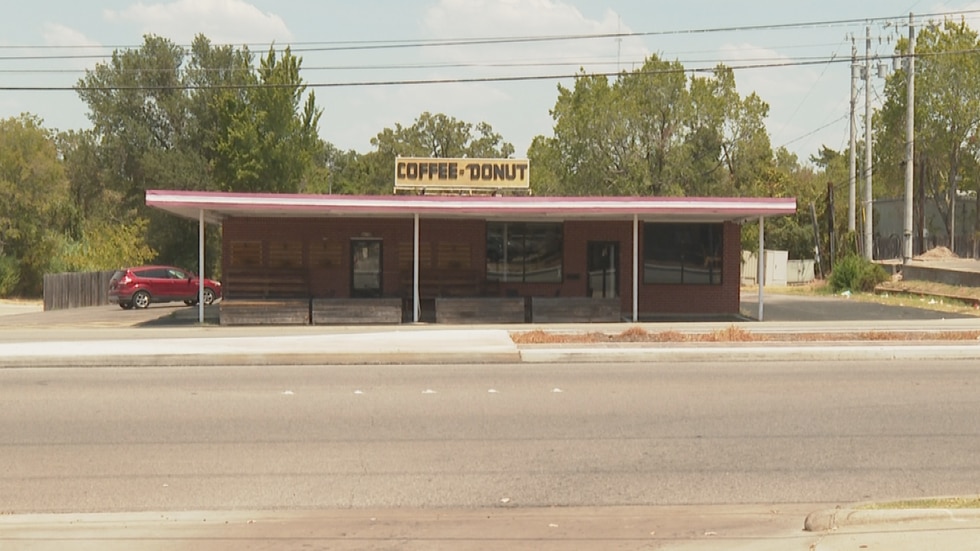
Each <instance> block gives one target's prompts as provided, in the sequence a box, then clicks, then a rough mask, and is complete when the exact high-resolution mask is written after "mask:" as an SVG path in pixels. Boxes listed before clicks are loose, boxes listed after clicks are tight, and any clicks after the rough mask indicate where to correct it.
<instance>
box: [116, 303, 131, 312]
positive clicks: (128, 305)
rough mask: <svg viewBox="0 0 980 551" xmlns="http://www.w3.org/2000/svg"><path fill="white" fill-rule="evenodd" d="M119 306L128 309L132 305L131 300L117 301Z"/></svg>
mask: <svg viewBox="0 0 980 551" xmlns="http://www.w3.org/2000/svg"><path fill="white" fill-rule="evenodd" d="M119 307H120V308H122V309H123V310H129V309H130V308H132V307H133V303H132V302H120V303H119Z"/></svg>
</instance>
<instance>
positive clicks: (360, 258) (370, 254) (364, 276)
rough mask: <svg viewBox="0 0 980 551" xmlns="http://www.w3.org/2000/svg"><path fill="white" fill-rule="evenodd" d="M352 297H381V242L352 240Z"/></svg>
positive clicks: (377, 240) (378, 240)
mask: <svg viewBox="0 0 980 551" xmlns="http://www.w3.org/2000/svg"><path fill="white" fill-rule="evenodd" d="M350 252H351V263H350V265H351V296H353V297H380V296H381V240H380V239H352V240H351V242H350Z"/></svg>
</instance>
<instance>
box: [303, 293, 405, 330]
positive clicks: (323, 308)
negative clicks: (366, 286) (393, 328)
mask: <svg viewBox="0 0 980 551" xmlns="http://www.w3.org/2000/svg"><path fill="white" fill-rule="evenodd" d="M312 315H313V318H312V319H313V325H358V324H383V323H401V322H402V299H400V298H315V299H313V314H312Z"/></svg>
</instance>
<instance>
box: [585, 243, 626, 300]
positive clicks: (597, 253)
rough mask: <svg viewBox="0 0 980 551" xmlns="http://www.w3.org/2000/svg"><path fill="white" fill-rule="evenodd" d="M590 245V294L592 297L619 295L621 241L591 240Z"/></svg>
mask: <svg viewBox="0 0 980 551" xmlns="http://www.w3.org/2000/svg"><path fill="white" fill-rule="evenodd" d="M588 247H589V249H588V260H587V263H588V264H587V268H588V272H589V288H588V296H589V297H591V298H617V297H619V276H618V273H619V270H618V267H619V243H618V242H615V241H590V242H589V243H588Z"/></svg>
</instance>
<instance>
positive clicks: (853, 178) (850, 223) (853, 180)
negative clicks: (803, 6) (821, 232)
mask: <svg viewBox="0 0 980 551" xmlns="http://www.w3.org/2000/svg"><path fill="white" fill-rule="evenodd" d="M857 55H858V54H857V44H855V43H854V37H853V36H851V153H850V159H849V160H850V171H849V173H848V174H849V179H848V181H847V182H848V186H847V231H848V232H851V233H854V230H855V228H856V224H855V215H854V201H855V198H856V195H857V81H858V74H859V73H860V72H861V67H860V66H859V65H858V64H857Z"/></svg>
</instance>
